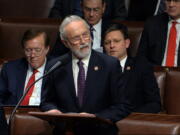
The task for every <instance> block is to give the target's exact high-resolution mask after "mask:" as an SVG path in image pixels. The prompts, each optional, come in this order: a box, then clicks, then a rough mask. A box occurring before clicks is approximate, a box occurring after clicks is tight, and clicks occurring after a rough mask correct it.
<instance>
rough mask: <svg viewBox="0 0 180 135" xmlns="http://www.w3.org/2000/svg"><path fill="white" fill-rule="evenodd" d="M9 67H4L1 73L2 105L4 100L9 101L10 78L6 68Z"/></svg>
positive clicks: (0, 94)
mask: <svg viewBox="0 0 180 135" xmlns="http://www.w3.org/2000/svg"><path fill="white" fill-rule="evenodd" d="M6 67H7V65H6V64H5V65H4V66H3V67H2V70H1V73H0V104H1V105H2V104H3V102H4V100H5V99H7V96H8V76H7V71H6V69H7V68H6Z"/></svg>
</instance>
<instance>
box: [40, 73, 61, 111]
mask: <svg viewBox="0 0 180 135" xmlns="http://www.w3.org/2000/svg"><path fill="white" fill-rule="evenodd" d="M44 91H45V94H44V95H43V97H42V101H41V104H40V108H41V110H42V111H49V110H52V109H58V107H57V106H56V101H55V88H54V86H53V77H52V76H51V75H50V76H49V77H48V78H47V83H46V85H45V89H44Z"/></svg>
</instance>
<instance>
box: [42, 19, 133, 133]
mask: <svg viewBox="0 0 180 135" xmlns="http://www.w3.org/2000/svg"><path fill="white" fill-rule="evenodd" d="M60 36H61V39H62V41H63V42H64V44H65V45H66V47H68V48H69V49H70V53H69V61H68V62H67V64H65V65H63V66H61V67H60V68H58V69H57V70H56V71H55V72H53V73H52V74H51V75H50V77H49V80H48V83H47V87H46V90H47V96H46V98H45V100H43V102H42V104H41V108H42V110H43V111H46V113H50V114H62V113H69V112H72V113H77V114H79V115H80V116H81V115H82V116H92V117H93V116H98V117H100V118H103V119H107V120H109V121H111V122H116V121H118V120H121V119H122V118H124V117H126V116H127V115H128V114H129V113H130V111H131V106H130V103H129V100H128V98H125V97H126V94H125V93H123V92H122V89H121V86H120V85H119V86H118V82H119V79H120V78H119V77H120V76H119V75H121V71H120V69H121V68H120V65H119V61H118V60H117V59H116V58H113V57H110V56H107V55H105V54H103V53H99V52H96V51H94V50H92V49H91V42H92V39H91V36H90V31H89V25H88V24H87V23H86V22H85V21H84V20H83V19H82V18H80V17H78V16H69V17H66V18H65V19H64V20H63V22H62V23H61V26H60ZM120 93H123V94H122V95H121V94H120ZM59 124H61V123H59ZM73 126H74V128H73V130H74V133H75V135H116V134H117V128H116V126H115V124H113V125H106V124H105V125H104V124H103V125H101V124H91V123H89V122H87V123H86V122H85V123H81V122H77V123H74V125H73ZM62 132H63V126H62V125H56V128H55V130H54V134H55V135H59V134H61V133H62ZM62 134H63V133H62Z"/></svg>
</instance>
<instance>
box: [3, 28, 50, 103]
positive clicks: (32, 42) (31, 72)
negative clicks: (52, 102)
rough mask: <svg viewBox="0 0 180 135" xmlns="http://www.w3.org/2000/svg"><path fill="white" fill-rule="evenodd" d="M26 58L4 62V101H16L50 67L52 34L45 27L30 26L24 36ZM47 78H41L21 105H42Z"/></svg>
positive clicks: (23, 44) (23, 46)
mask: <svg viewBox="0 0 180 135" xmlns="http://www.w3.org/2000/svg"><path fill="white" fill-rule="evenodd" d="M22 49H23V50H24V54H25V58H21V59H18V60H13V61H10V62H8V63H6V64H4V65H3V67H2V70H1V74H0V104H2V105H15V104H17V102H18V101H19V99H20V98H21V96H22V95H23V93H24V92H25V90H26V89H27V88H28V87H29V86H30V84H32V82H34V81H35V80H37V79H38V78H40V77H41V76H43V74H44V72H45V71H46V70H47V69H48V68H49V65H48V62H49V59H47V58H46V55H47V53H48V51H49V37H48V35H47V34H46V33H45V32H44V31H39V30H27V31H26V32H25V33H24V35H23V38H22ZM44 83H45V79H44V80H40V81H38V82H37V83H36V84H35V85H34V86H33V87H32V88H31V89H30V90H29V92H30V93H28V94H27V96H25V98H24V100H23V102H22V104H21V105H25V106H26V105H35V106H38V105H39V104H40V102H41V97H42V96H43V95H42V94H43V93H42V92H41V89H42V88H43V87H44Z"/></svg>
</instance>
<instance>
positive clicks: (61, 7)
mask: <svg viewBox="0 0 180 135" xmlns="http://www.w3.org/2000/svg"><path fill="white" fill-rule="evenodd" d="M81 1H83V0H55V3H54V5H53V7H52V9H51V11H50V13H49V17H50V18H60V19H63V18H65V17H66V16H68V15H79V16H81V17H82V15H83V13H82V8H81ZM105 2H106V11H105V14H104V16H103V17H104V19H108V20H125V19H126V17H127V11H126V8H125V1H124V0H106V1H105Z"/></svg>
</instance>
